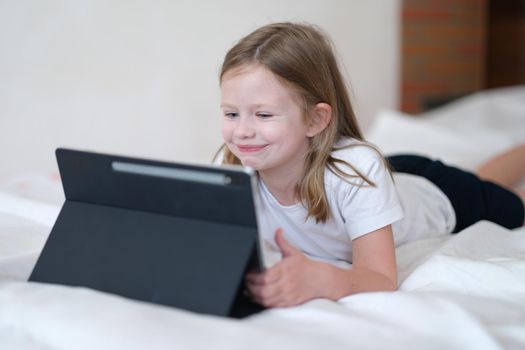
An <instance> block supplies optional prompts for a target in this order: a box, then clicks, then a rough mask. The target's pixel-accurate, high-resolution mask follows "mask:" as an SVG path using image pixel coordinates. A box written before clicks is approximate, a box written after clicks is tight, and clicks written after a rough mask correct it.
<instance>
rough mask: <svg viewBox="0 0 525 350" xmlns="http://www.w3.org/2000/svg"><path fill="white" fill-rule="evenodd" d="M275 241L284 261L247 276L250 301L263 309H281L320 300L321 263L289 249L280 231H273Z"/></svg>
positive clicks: (321, 282)
mask: <svg viewBox="0 0 525 350" xmlns="http://www.w3.org/2000/svg"><path fill="white" fill-rule="evenodd" d="M275 241H276V242H277V245H278V246H279V248H280V249H281V251H282V254H283V259H282V260H281V261H280V262H278V263H277V264H276V265H274V266H272V267H271V268H269V269H267V270H266V271H264V272H259V273H256V272H251V273H249V274H247V275H246V282H247V286H248V289H249V291H250V294H251V296H252V298H253V299H254V300H255V301H256V302H258V303H259V304H261V305H264V306H266V307H284V306H292V305H297V304H302V303H304V302H305V301H308V300H310V299H314V298H316V297H321V296H322V294H321V292H322V287H323V281H322V280H321V278H322V276H323V264H322V263H319V262H316V261H312V260H310V259H308V258H307V257H306V256H305V255H304V254H303V253H302V252H301V251H300V250H298V249H297V248H295V247H294V246H292V245H291V244H290V243H289V242H288V241H287V240H286V239H285V238H284V237H283V231H282V229H280V228H279V229H277V231H276V232H275Z"/></svg>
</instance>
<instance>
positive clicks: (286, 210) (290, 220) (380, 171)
mask: <svg viewBox="0 0 525 350" xmlns="http://www.w3.org/2000/svg"><path fill="white" fill-rule="evenodd" d="M349 143H357V141H353V140H345V141H343V142H340V143H339V145H338V146H341V145H346V144H349ZM332 156H333V157H335V158H338V159H342V160H345V161H346V162H348V163H350V164H351V165H352V166H354V168H355V169H357V170H358V171H359V172H361V174H363V175H364V176H366V177H367V178H368V179H369V180H371V181H372V182H373V183H374V184H375V185H376V187H372V186H369V185H368V184H367V183H366V182H364V181H363V180H362V179H361V178H352V179H350V180H348V181H344V180H342V179H341V178H340V177H338V176H336V175H335V174H334V173H333V172H331V171H330V170H328V169H326V170H325V175H324V176H325V190H326V194H327V197H328V204H329V207H330V214H331V215H330V218H329V219H328V220H327V221H326V222H325V223H321V222H319V223H316V222H315V218H312V217H308V218H307V210H306V208H304V206H303V205H302V204H300V203H298V204H295V205H291V206H283V205H281V204H280V203H279V202H278V201H277V200H276V199H275V198H274V196H273V195H272V194H271V193H270V191H269V190H268V188H267V187H266V186H265V185H264V183H263V182H262V181H259V202H260V203H259V208H258V210H259V213H258V218H259V228H260V234H262V235H263V237H264V240H265V241H267V242H268V244H270V245H273V248H274V249H276V250H277V248H276V246H275V242H274V235H275V230H276V229H277V228H279V227H281V228H282V229H283V230H284V234H285V237H286V238H287V239H288V241H289V242H290V243H291V244H293V245H294V246H295V247H297V248H299V249H301V250H302V251H303V252H304V253H306V254H307V255H308V256H310V257H311V258H314V259H317V260H322V261H328V262H333V263H337V262H346V263H349V262H351V261H352V244H351V241H352V240H353V239H356V238H358V237H361V236H363V235H365V234H367V233H370V232H372V231H375V230H377V229H379V228H381V227H384V226H386V225H390V224H393V226H392V227H393V232H394V239H395V242H396V245H399V244H402V243H405V242H408V241H411V240H414V239H418V238H422V237H428V236H435V235H439V234H445V233H450V232H451V231H452V229H453V228H454V225H455V215H454V211H453V209H452V205H451V204H450V201H449V200H448V198H447V197H446V196H445V194H443V193H442V192H441V190H439V188H437V187H436V186H435V185H434V184H432V183H431V182H430V181H428V180H426V179H424V178H421V177H418V176H414V175H409V174H400V173H394V181H393V179H392V177H391V176H390V173H389V171H388V170H387V169H386V167H385V165H384V162H383V160H382V158H381V156H380V155H379V154H378V153H377V151H375V150H374V149H373V148H371V147H369V146H366V145H362V144H359V145H356V146H353V147H350V148H344V149H341V150H338V151H335V152H333V153H332ZM340 168H341V170H343V171H344V172H345V173H348V174H355V172H354V171H352V170H351V169H350V168H348V167H344V166H342V165H341V166H340ZM356 184H360V185H361V186H357V185H356ZM398 193H399V195H398ZM403 213H404V215H403Z"/></svg>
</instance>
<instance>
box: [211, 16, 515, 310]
mask: <svg viewBox="0 0 525 350" xmlns="http://www.w3.org/2000/svg"><path fill="white" fill-rule="evenodd" d="M220 87H221V94H222V99H221V109H222V111H223V115H224V122H223V127H222V136H223V138H224V142H225V145H226V147H224V158H223V163H225V164H242V165H244V166H250V167H252V168H253V169H255V170H256V171H257V173H258V175H259V180H260V181H259V191H260V198H261V202H262V203H261V206H262V207H261V208H260V214H261V215H260V221H261V222H260V225H261V231H262V232H261V234H263V235H270V237H268V238H270V239H271V240H272V241H273V238H275V242H276V244H277V246H278V248H279V249H280V250H281V252H282V260H281V261H279V262H278V263H276V264H275V265H273V266H272V267H270V268H268V269H266V270H265V271H264V272H258V273H256V272H251V273H249V274H248V275H247V276H246V280H247V286H248V289H249V292H250V294H251V296H252V298H253V299H254V300H255V301H257V302H258V303H260V304H262V305H264V306H267V307H281V306H291V305H296V304H300V303H303V302H305V301H307V300H310V299H313V298H328V299H331V300H337V299H339V298H341V297H344V296H347V295H350V294H353V293H359V292H365V291H393V290H396V289H397V272H396V259H395V246H396V245H399V244H401V243H404V242H407V241H410V240H414V239H417V238H422V237H428V236H432V235H439V234H445V233H451V232H458V231H460V230H462V229H464V228H465V227H467V226H469V225H472V224H473V223H475V222H477V221H479V220H491V221H494V222H496V223H499V224H501V225H503V226H505V227H508V228H514V227H518V226H521V225H522V224H523V218H524V206H523V201H522V200H524V201H525V199H523V198H525V196H523V194H522V199H520V197H519V196H518V195H516V194H514V193H513V192H511V191H509V190H507V189H504V188H503V187H500V186H498V185H495V184H493V183H491V182H485V181H482V180H480V179H479V178H478V177H476V176H475V175H472V174H470V173H466V172H463V171H461V170H459V169H456V168H452V167H447V166H445V165H443V164H442V163H440V162H438V161H432V160H429V159H426V158H423V157H419V156H408V155H407V156H396V157H392V158H389V159H387V160H385V158H383V157H382V156H381V154H380V152H379V151H378V150H377V149H376V148H375V147H374V146H373V145H370V144H368V143H366V141H365V140H364V139H363V136H362V134H361V131H360V130H359V127H358V124H357V121H356V118H355V115H354V112H353V110H352V106H351V104H350V100H349V97H348V94H347V90H346V87H345V84H344V81H343V78H342V76H341V73H340V71H339V69H338V66H337V62H336V59H335V57H334V54H333V52H332V49H331V46H330V44H329V42H328V40H327V38H326V37H325V36H324V35H323V34H322V33H321V32H320V31H319V30H318V29H316V28H315V27H313V26H310V25H302V24H293V23H277V24H271V25H268V26H264V27H262V28H259V29H257V30H255V31H254V32H253V33H251V34H249V35H248V36H246V37H245V38H243V39H242V40H241V41H239V43H237V44H236V45H235V46H234V47H233V48H231V49H230V51H229V52H228V53H227V55H226V57H225V60H224V63H223V66H222V70H221V73H220ZM521 153H522V154H523V159H525V147H522V150H521ZM390 167H391V168H392V169H393V170H394V172H393V173H391V171H390ZM520 171H523V172H524V173H525V169H521V170H520ZM496 177H497V176H495V178H496ZM274 235H275V236H274ZM338 262H347V263H351V264H352V267H351V268H350V269H349V268H342V267H338Z"/></svg>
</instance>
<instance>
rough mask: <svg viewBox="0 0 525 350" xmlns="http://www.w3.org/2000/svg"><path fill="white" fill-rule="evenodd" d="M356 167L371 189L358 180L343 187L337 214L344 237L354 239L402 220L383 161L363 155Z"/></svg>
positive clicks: (371, 154)
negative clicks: (340, 217) (370, 182)
mask: <svg viewBox="0 0 525 350" xmlns="http://www.w3.org/2000/svg"><path fill="white" fill-rule="evenodd" d="M366 155H367V157H366V160H365V161H364V162H362V163H361V165H360V166H356V168H357V170H359V171H360V172H361V174H363V175H364V176H366V178H367V179H369V180H370V181H372V182H373V183H374V184H375V186H372V185H370V184H368V183H367V182H365V181H363V180H361V179H360V178H356V179H352V180H349V181H348V183H345V189H346V191H344V195H343V197H342V203H340V205H341V207H340V210H341V214H342V215H343V220H344V222H345V228H346V231H347V234H348V235H349V237H350V238H351V239H356V238H358V237H361V236H363V235H365V234H367V233H370V232H372V231H375V230H377V229H380V228H382V227H384V226H387V225H390V224H392V223H394V222H396V221H398V220H400V219H402V218H403V209H402V207H401V204H400V201H399V198H398V195H397V190H396V188H395V185H394V182H393V180H392V177H391V175H390V172H389V171H388V169H387V168H386V165H385V164H384V162H383V159H382V158H381V157H380V155H379V154H378V153H376V151H375V150H370V151H369V152H367V154H366Z"/></svg>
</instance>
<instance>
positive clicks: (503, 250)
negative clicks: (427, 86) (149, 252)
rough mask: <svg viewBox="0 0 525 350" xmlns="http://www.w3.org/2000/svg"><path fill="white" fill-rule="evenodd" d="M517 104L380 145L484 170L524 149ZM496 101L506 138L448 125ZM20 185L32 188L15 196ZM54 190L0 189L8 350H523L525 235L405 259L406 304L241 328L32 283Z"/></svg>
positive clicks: (272, 319) (479, 234)
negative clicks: (490, 161) (488, 161)
mask: <svg viewBox="0 0 525 350" xmlns="http://www.w3.org/2000/svg"><path fill="white" fill-rule="evenodd" d="M511 92H512V93H513V94H511V95H513V96H515V97H517V98H518V101H515V100H512V99H510V100H508V99H507V100H506V99H505V98H503V97H502V96H508V94H506V93H505V94H500V95H501V96H499V95H497V94H496V95H497V96H499V97H500V99H503V100H504V101H506V102H505V103H506V104H505V106H506V107H505V106H504V107H501V106H500V107H497V101H496V102H494V100H498V99H495V98H493V97H494V95H489V97H491V98H492V99H491V98H489V97H487V96H486V95H483V94H482V95H481V96H477V98H476V96H474V97H472V98H470V100H467V101H464V103H463V104H462V103H461V102H458V103H456V108H452V107H453V106H452V107H447V108H449V110H448V111H445V112H446V113H444V114H443V115H441V116H440V115H438V114H436V115H430V116H429V119H424V120H415V119H413V118H411V117H407V116H403V115H401V114H399V113H395V112H384V113H382V115H380V116H379V119H378V121H377V123H376V126H375V127H374V128H372V130H371V132H370V136H371V138H372V140H373V141H374V142H375V143H377V144H378V145H379V146H381V147H382V148H383V150H385V151H386V152H387V153H388V152H395V151H400V150H401V151H402V150H406V151H412V152H413V151H414V148H416V149H417V150H419V151H420V152H421V153H425V154H431V155H437V156H439V157H441V158H443V159H445V160H447V161H449V162H450V161H452V162H456V163H457V164H458V165H463V166H465V167H467V168H468V167H474V166H476V165H477V164H479V162H481V161H482V160H483V159H484V158H486V157H487V156H489V155H490V154H493V153H495V152H497V150H498V149H504V148H505V147H507V146H509V145H511V144H514V143H517V142H521V141H522V140H521V139H520V137H525V133H523V134H518V133H516V132H515V131H516V130H520V128H523V125H524V124H523V123H525V120H522V119H523V116H524V115H525V113H524V112H523V111H525V106H523V103H525V89H517V90H512V91H511ZM487 101H493V102H494V106H493V107H490V108H492V110H497V111H498V113H500V115H499V121H500V122H501V123H500V124H498V127H497V128H496V127H494V126H493V125H492V124H491V123H492V122H491V121H492V119H490V118H486V119H487V120H485V119H484V118H480V120H479V121H478V122H474V121H475V120H477V119H475V117H474V116H471V115H463V116H462V117H463V118H464V119H469V118H470V119H469V120H471V121H472V124H471V125H470V126H469V128H471V129H473V130H470V129H469V130H470V131H468V132H466V131H465V136H461V135H463V134H462V132H463V131H464V130H463V131H462V128H465V130H466V129H468V128H466V126H465V125H463V123H464V120H459V119H457V118H460V116H455V117H454V118H452V119H447V118H449V116H450V115H454V113H456V112H457V111H458V110H459V111H460V112H461V111H463V112H461V113H465V112H464V111H468V110H469V106H472V105H473V104H474V105H478V106H479V104H480V103H485V104H486V103H487ZM512 101H514V102H512ZM519 101H522V102H523V103H522V104H520V103H519ZM509 106H510V107H512V106H514V107H516V108H517V109H516V110H513V109H512V108H510V107H509ZM498 108H499V109H498ZM505 108H507V109H508V110H512V111H513V112H509V111H508V110H507V112H509V113H507V114H505V113H504V112H505ZM474 110H475V111H478V112H479V110H478V107H476V108H474ZM502 110H503V112H502ZM517 110H521V114H520V115H519V116H517V114H516V111H517ZM436 113H437V112H436ZM512 113H514V114H512ZM503 114H505V115H504V116H503ZM478 115H479V113H478ZM447 120H448V122H447V123H445V122H444V121H447ZM458 120H459V121H458ZM454 121H456V123H454ZM487 121H490V123H489V122H487ZM505 123H508V124H507V125H506V126H505V125H503V124H505ZM436 126H437V127H436ZM474 129H475V130H477V131H479V132H476V131H475V130H474ZM510 129H512V132H509V133H506V132H505V130H510ZM521 130H523V129H521ZM480 135H483V137H480ZM481 139H483V140H484V143H483V144H480V143H479V141H480V140H481ZM487 143H488V144H487ZM411 147H412V148H411ZM45 179H48V177H47V176H46V177H45ZM20 181H22V182H25V184H26V186H22V187H20V186H17V184H20ZM49 181H50V180H42V179H41V178H39V177H36V178H35V177H29V181H28V177H23V179H22V180H20V179H19V180H17V179H14V180H12V181H11V182H9V184H8V185H6V186H1V184H0V349H144V348H152V349H168V348H169V349H174V348H175V349H246V348H249V349H280V348H283V349H290V348H293V349H296V348H297V349H351V348H355V349H372V348H373V349H377V348H387V349H421V348H424V349H476V350H477V349H502V348H504V349H523V348H525V229H523V228H522V229H518V230H513V231H510V230H507V229H504V228H502V227H499V226H497V225H494V224H492V223H488V222H480V223H478V224H476V225H474V226H472V227H470V228H468V229H466V230H464V231H463V232H461V233H459V234H458V235H453V236H450V237H441V238H434V239H427V240H421V241H416V242H412V243H409V244H406V245H404V246H402V247H399V248H398V250H397V259H398V264H399V279H400V289H399V291H397V292H393V293H363V294H359V295H354V296H349V297H346V298H343V299H341V300H340V301H339V302H331V301H327V300H314V301H311V302H309V303H306V304H304V305H301V306H297V307H292V308H284V309H274V310H267V311H264V312H262V313H260V314H257V315H254V316H252V317H249V318H247V319H244V320H231V319H224V318H219V317H213V316H207V315H198V314H193V313H190V312H186V311H182V310H177V309H174V308H169V307H163V306H158V305H153V304H148V303H142V302H137V301H134V300H129V299H125V298H122V297H119V296H114V295H110V294H106V293H101V292H97V291H93V290H89V289H86V288H72V287H65V286H56V285H46V284H38V283H27V282H25V280H26V279H27V277H28V276H29V274H30V272H31V269H32V266H33V265H34V262H35V261H36V258H37V256H38V254H39V251H40V249H41V248H42V245H43V244H44V242H45V239H46V237H47V234H48V233H49V231H50V228H51V225H52V223H53V222H54V219H55V217H56V215H57V214H58V210H59V204H60V203H59V201H60V199H59V196H57V195H56V193H57V191H55V190H56V189H58V188H59V187H58V186H59V184H58V182H49ZM35 184H36V185H35ZM27 185H29V187H28V186H27ZM32 185H33V186H36V187H38V189H40V190H38V191H36V192H38V193H37V195H34V194H35V191H29V190H28V188H31V186H32ZM20 188H24V191H21V190H20ZM43 188H45V190H42V189H43ZM57 199H58V200H57Z"/></svg>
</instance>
